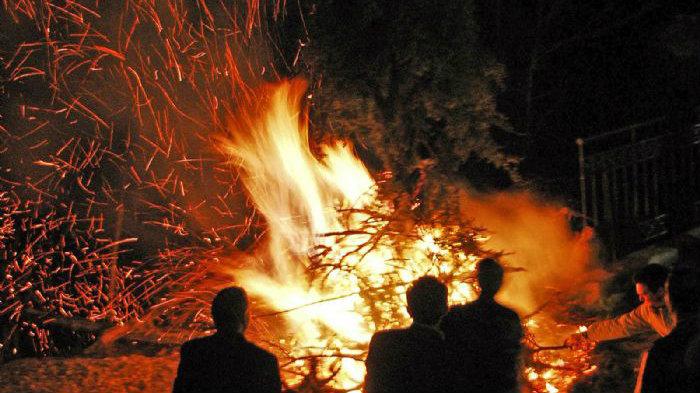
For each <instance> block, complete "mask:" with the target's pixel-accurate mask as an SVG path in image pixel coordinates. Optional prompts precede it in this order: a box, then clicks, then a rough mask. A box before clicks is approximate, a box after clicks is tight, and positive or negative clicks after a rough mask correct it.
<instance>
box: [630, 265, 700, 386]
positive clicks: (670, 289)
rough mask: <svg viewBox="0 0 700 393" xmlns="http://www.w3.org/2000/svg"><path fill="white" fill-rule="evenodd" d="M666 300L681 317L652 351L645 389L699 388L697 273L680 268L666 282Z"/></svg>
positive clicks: (646, 372) (646, 366)
mask: <svg viewBox="0 0 700 393" xmlns="http://www.w3.org/2000/svg"><path fill="white" fill-rule="evenodd" d="M666 286H667V290H666V293H667V294H668V296H667V298H666V302H667V303H668V306H669V308H670V309H671V311H672V312H673V314H674V315H675V317H676V319H677V321H678V322H677V324H676V327H675V328H674V329H673V331H671V333H670V334H669V335H668V336H666V337H663V338H661V339H659V340H657V341H656V342H655V343H654V346H653V347H652V348H651V350H650V351H649V356H648V357H647V362H646V365H645V367H644V371H643V375H642V384H641V392H642V393H658V392H665V393H681V392H696V391H698V389H700V386H698V385H697V380H696V377H697V373H698V370H697V368H696V367H697V364H696V365H692V357H693V355H692V351H693V345H694V344H693V340H694V339H695V338H696V337H697V336H698V334H699V331H700V330H699V329H698V328H699V326H698V318H697V313H698V311H699V309H700V305H699V304H698V303H700V288H698V279H697V277H696V276H695V273H694V272H692V271H689V270H677V271H674V272H672V273H671V275H670V276H669V278H668V281H667V283H666Z"/></svg>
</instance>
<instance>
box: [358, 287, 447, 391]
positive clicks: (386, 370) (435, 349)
mask: <svg viewBox="0 0 700 393" xmlns="http://www.w3.org/2000/svg"><path fill="white" fill-rule="evenodd" d="M406 300H407V303H408V314H409V315H410V316H411V318H413V323H412V324H411V326H410V327H408V328H405V329H392V330H385V331H381V332H377V333H375V334H374V336H372V341H371V342H370V345H369V353H368V354H367V361H366V366H367V374H366V376H365V388H364V391H365V392H366V393H394V392H396V393H424V392H431V393H433V392H443V391H444V385H443V384H444V378H443V377H442V375H443V372H444V360H445V358H444V351H445V349H444V342H443V339H442V334H441V333H440V332H439V331H438V330H437V328H436V327H437V325H438V323H439V321H440V318H441V317H442V316H443V315H444V314H445V312H446V311H447V287H446V286H445V284H443V283H441V282H440V281H438V280H437V279H436V278H435V277H431V276H424V277H421V278H419V279H417V280H416V281H414V282H413V283H412V285H411V287H410V288H409V289H408V291H407V292H406Z"/></svg>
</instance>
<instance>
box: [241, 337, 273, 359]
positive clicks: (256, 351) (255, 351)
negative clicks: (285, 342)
mask: <svg viewBox="0 0 700 393" xmlns="http://www.w3.org/2000/svg"><path fill="white" fill-rule="evenodd" d="M243 345H244V346H245V347H246V349H247V350H248V352H249V353H251V354H252V355H253V356H255V357H258V358H260V359H266V360H270V361H272V360H274V361H275V362H276V361H277V357H276V356H275V355H273V354H272V353H271V352H270V351H268V350H266V349H264V348H262V347H259V346H257V345H256V344H253V343H252V342H250V341H245V342H244V344H243Z"/></svg>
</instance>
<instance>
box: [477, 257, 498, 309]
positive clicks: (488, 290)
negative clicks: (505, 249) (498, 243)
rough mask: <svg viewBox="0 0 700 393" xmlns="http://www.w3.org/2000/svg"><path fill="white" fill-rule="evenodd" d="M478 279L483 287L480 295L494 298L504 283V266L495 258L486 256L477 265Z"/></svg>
mask: <svg viewBox="0 0 700 393" xmlns="http://www.w3.org/2000/svg"><path fill="white" fill-rule="evenodd" d="M476 279H477V281H478V282H479V287H480V288H481V295H480V296H479V297H480V298H484V299H492V298H493V297H494V296H496V293H498V290H499V289H501V284H503V266H501V264H500V263H498V261H496V260H495V259H493V258H484V259H482V260H480V261H479V262H478V263H477V265H476Z"/></svg>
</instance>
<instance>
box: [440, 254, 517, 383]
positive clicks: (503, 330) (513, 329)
mask: <svg viewBox="0 0 700 393" xmlns="http://www.w3.org/2000/svg"><path fill="white" fill-rule="evenodd" d="M477 280H478V283H479V287H481V294H480V295H479V298H478V299H477V300H476V301H474V302H472V303H467V304H465V305H461V306H455V307H452V308H451V309H450V311H449V312H448V313H447V315H445V317H444V318H443V319H442V322H441V324H440V328H441V329H442V331H443V333H444V334H445V346H446V348H447V360H448V385H449V387H450V388H449V391H451V392H479V393H506V392H508V393H511V392H512V393H516V392H518V388H519V387H518V371H519V370H518V368H519V357H520V351H521V340H522V338H523V330H522V326H521V325H520V318H519V317H518V315H517V314H516V313H515V312H514V311H513V310H511V309H509V308H507V307H504V306H502V305H500V304H498V302H496V300H495V299H494V296H495V295H496V293H497V292H498V290H499V289H500V288H501V284H502V282H503V267H501V265H500V264H499V263H498V262H497V261H496V260H494V259H490V258H487V259H483V260H481V261H479V262H478V264H477Z"/></svg>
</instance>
